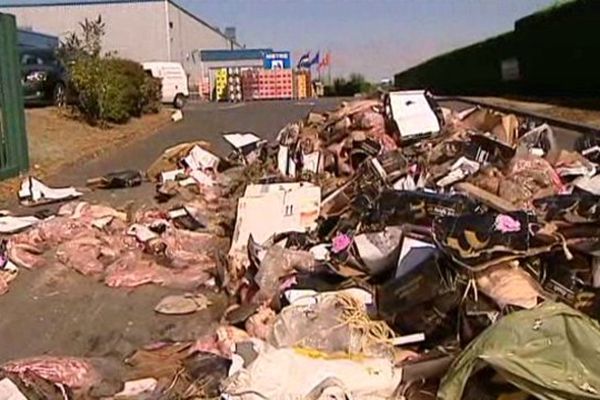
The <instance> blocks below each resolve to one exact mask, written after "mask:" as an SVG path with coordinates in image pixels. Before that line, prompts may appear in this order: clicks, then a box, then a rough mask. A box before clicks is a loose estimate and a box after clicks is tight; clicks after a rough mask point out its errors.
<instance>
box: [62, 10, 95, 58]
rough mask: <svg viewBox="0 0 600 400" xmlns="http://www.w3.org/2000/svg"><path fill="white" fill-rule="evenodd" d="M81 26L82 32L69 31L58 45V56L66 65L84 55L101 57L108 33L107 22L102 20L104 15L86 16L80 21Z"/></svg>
mask: <svg viewBox="0 0 600 400" xmlns="http://www.w3.org/2000/svg"><path fill="white" fill-rule="evenodd" d="M79 28H80V29H81V31H82V32H81V34H78V33H77V32H71V33H69V35H68V36H67V37H66V38H65V40H64V41H61V43H60V46H59V47H58V56H59V58H60V59H61V60H62V61H63V62H64V63H65V65H70V64H71V63H73V62H74V61H75V60H79V59H81V58H82V57H90V58H99V57H100V55H101V53H102V38H103V37H104V35H105V34H106V24H105V23H104V22H103V21H102V16H101V15H98V18H96V19H93V20H89V19H87V18H86V19H85V20H84V21H83V22H80V23H79Z"/></svg>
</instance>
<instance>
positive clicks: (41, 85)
mask: <svg viewBox="0 0 600 400" xmlns="http://www.w3.org/2000/svg"><path fill="white" fill-rule="evenodd" d="M20 57H21V76H22V83H23V96H24V99H25V104H26V105H51V104H52V105H55V106H59V107H62V106H64V105H65V104H66V103H67V87H68V74H67V70H66V68H65V67H64V65H62V63H61V62H60V61H59V60H58V59H57V58H56V55H55V54H54V51H53V50H51V49H21V51H20Z"/></svg>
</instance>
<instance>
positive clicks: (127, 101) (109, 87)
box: [71, 57, 161, 123]
mask: <svg viewBox="0 0 600 400" xmlns="http://www.w3.org/2000/svg"><path fill="white" fill-rule="evenodd" d="M71 79H72V82H73V87H74V89H75V91H76V92H77V94H78V103H77V108H78V109H79V111H80V112H81V113H82V114H83V115H84V116H85V117H86V118H87V119H88V120H89V121H90V122H93V123H96V122H103V121H105V122H114V123H124V122H127V121H128V120H129V118H131V117H139V116H141V115H142V114H143V113H148V112H157V111H158V109H159V108H160V96H161V91H160V81H158V80H157V79H155V78H153V77H151V76H148V75H147V74H146V73H145V72H144V70H143V69H142V66H141V65H140V64H138V63H136V62H134V61H131V60H125V59H121V58H110V57H105V58H96V57H83V58H81V59H80V60H78V61H76V62H75V64H74V65H73V67H72V70H71ZM157 81H158V82H157Z"/></svg>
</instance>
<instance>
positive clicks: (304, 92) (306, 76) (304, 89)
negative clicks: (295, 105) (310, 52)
mask: <svg viewBox="0 0 600 400" xmlns="http://www.w3.org/2000/svg"><path fill="white" fill-rule="evenodd" d="M310 82H311V79H310V72H308V71H296V72H294V98H295V99H306V98H307V97H310V96H311V95H312V93H311V90H310V89H311V88H310Z"/></svg>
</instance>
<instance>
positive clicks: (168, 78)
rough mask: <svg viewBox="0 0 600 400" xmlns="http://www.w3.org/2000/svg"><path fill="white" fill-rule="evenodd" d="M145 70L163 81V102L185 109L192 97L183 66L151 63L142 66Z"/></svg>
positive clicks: (158, 62) (160, 62) (169, 63)
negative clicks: (188, 99)
mask: <svg viewBox="0 0 600 400" xmlns="http://www.w3.org/2000/svg"><path fill="white" fill-rule="evenodd" d="M142 66H143V67H144V70H145V71H147V72H149V73H151V74H152V76H153V77H155V78H159V79H160V80H161V81H162V102H163V103H169V104H173V106H175V108H183V106H184V105H185V102H186V100H187V98H188V96H189V95H190V90H189V88H188V78H187V74H186V73H185V70H184V69H183V66H182V65H181V64H180V63H176V62H162V61H151V62H145V63H143V64H142Z"/></svg>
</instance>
